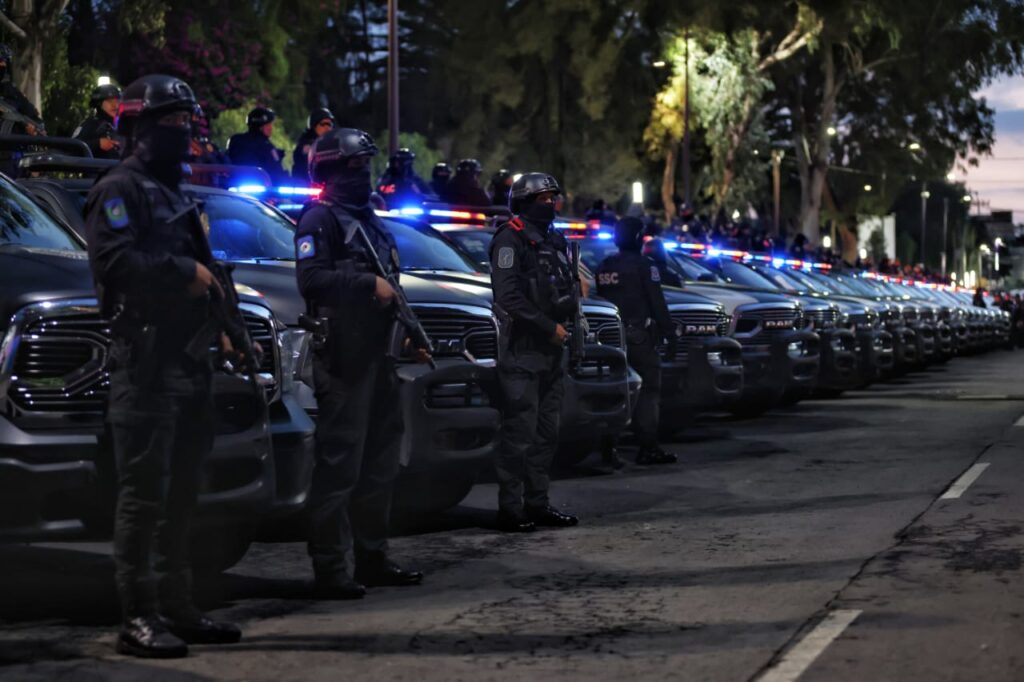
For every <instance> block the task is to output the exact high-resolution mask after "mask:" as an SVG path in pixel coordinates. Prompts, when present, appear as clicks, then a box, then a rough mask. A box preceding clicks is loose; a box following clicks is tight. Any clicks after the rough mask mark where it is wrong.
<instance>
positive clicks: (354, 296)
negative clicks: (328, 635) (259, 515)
mask: <svg viewBox="0 0 1024 682" xmlns="http://www.w3.org/2000/svg"><path fill="white" fill-rule="evenodd" d="M376 154H377V147H376V145H375V144H374V143H373V140H372V139H371V138H370V136H369V135H367V134H366V133H364V132H362V131H360V130H354V129H352V128H335V129H333V130H331V131H329V132H327V133H325V134H324V135H323V136H322V137H320V139H318V140H317V141H316V142H315V143H314V144H313V149H312V151H311V152H310V156H309V173H310V177H311V179H312V180H313V182H316V183H322V184H323V185H324V191H323V194H322V195H321V198H320V200H319V201H315V202H312V203H310V204H309V205H307V207H306V209H305V210H304V212H303V214H302V216H301V217H300V218H299V225H298V228H297V229H296V232H295V251H296V276H297V278H298V285H299V291H300V292H301V294H302V296H303V298H305V299H306V305H307V308H308V313H310V314H311V315H312V316H314V317H315V318H317V319H320V320H325V326H326V330H327V333H326V338H320V339H318V340H317V343H318V347H317V350H316V352H315V354H314V356H313V380H314V384H315V392H316V398H317V404H318V409H319V416H318V419H317V429H316V464H315V467H314V470H313V488H312V492H311V497H310V501H309V510H310V517H311V523H312V528H311V532H310V538H309V554H310V556H311V557H312V559H313V571H314V574H315V577H316V581H315V585H314V591H315V594H316V595H317V596H318V597H319V598H322V599H358V598H360V597H362V596H363V595H364V594H365V593H366V590H365V588H364V585H367V586H378V585H418V584H419V583H420V582H421V581H422V580H423V575H422V574H421V573H418V572H415V571H407V570H404V569H402V568H400V567H399V566H398V565H397V564H395V563H394V562H393V561H391V559H390V558H389V557H388V518H389V516H390V513H391V494H392V488H393V483H394V480H395V477H396V476H397V475H398V468H399V445H400V440H401V434H402V414H401V409H400V403H401V400H400V398H399V385H398V378H397V376H396V375H395V367H394V363H393V361H392V360H391V359H389V358H388V357H387V355H386V348H385V345H386V337H387V332H388V329H389V328H390V326H391V324H392V313H391V311H390V310H389V309H388V308H389V307H390V306H391V305H392V304H393V303H394V297H395V291H394V289H392V288H391V285H390V284H389V283H388V281H387V280H386V279H384V278H382V277H378V276H377V275H376V274H375V273H374V270H373V267H372V265H371V261H370V256H369V254H368V252H367V250H366V247H365V245H364V243H363V242H362V241H361V240H360V238H359V237H358V235H357V233H356V228H357V226H358V225H362V227H363V229H364V230H365V231H366V234H367V236H369V238H370V240H371V241H372V242H373V243H374V251H376V253H377V254H378V256H379V257H380V259H381V262H382V263H384V264H385V266H386V267H388V268H392V269H394V270H397V269H398V267H399V265H398V251H397V249H396V246H395V241H394V239H393V238H392V236H391V235H390V234H389V233H388V232H387V230H386V229H385V228H384V225H383V223H382V222H381V221H380V219H379V218H378V217H377V215H376V214H375V213H374V211H373V207H372V206H371V205H370V203H369V199H370V193H371V191H372V190H373V185H372V181H371V178H370V160H371V158H372V157H373V156H375V155H376ZM418 359H420V360H426V359H427V356H424V357H420V358H418ZM353 563H354V564H355V571H354V573H353V572H352V564H353Z"/></svg>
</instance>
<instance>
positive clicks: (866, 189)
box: [864, 185, 872, 192]
mask: <svg viewBox="0 0 1024 682" xmlns="http://www.w3.org/2000/svg"><path fill="white" fill-rule="evenodd" d="M871 189H872V188H871V185H864V191H865V192H870V191H871Z"/></svg>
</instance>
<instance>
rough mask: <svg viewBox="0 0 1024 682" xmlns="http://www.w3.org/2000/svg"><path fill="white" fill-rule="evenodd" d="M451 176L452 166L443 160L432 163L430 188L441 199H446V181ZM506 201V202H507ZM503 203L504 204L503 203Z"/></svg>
mask: <svg viewBox="0 0 1024 682" xmlns="http://www.w3.org/2000/svg"><path fill="white" fill-rule="evenodd" d="M451 178H452V167H451V166H449V165H448V164H447V163H445V162H444V161H438V162H437V163H436V164H434V170H433V171H431V173H430V189H431V191H433V192H434V195H435V196H437V198H438V199H440V200H441V201H448V199H447V196H448V182H449V181H450V180H451ZM507 203H508V202H506V204H507ZM503 205H504V204H503Z"/></svg>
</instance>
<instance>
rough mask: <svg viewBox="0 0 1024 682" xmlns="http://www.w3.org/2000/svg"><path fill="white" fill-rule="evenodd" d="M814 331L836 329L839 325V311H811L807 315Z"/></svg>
mask: <svg viewBox="0 0 1024 682" xmlns="http://www.w3.org/2000/svg"><path fill="white" fill-rule="evenodd" d="M807 317H808V318H810V320H811V322H812V324H813V325H814V329H816V330H817V329H834V328H835V327H836V325H837V324H839V311H838V310H834V309H831V308H829V309H825V310H811V311H809V312H808V313H807Z"/></svg>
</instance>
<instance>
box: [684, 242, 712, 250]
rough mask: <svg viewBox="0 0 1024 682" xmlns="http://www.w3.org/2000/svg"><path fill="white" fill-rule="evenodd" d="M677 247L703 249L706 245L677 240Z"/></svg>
mask: <svg viewBox="0 0 1024 682" xmlns="http://www.w3.org/2000/svg"><path fill="white" fill-rule="evenodd" d="M679 248H680V249H685V250H687V251H704V250H705V249H706V248H707V246H706V245H704V244H690V243H688V242H679Z"/></svg>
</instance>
